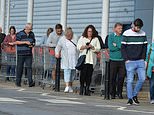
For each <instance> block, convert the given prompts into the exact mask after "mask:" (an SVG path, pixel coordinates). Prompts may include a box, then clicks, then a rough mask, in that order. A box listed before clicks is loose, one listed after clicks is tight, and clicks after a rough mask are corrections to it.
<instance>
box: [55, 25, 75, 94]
mask: <svg viewBox="0 0 154 115" xmlns="http://www.w3.org/2000/svg"><path fill="white" fill-rule="evenodd" d="M73 36H74V35H73V31H72V28H70V27H68V28H66V30H65V36H63V37H62V38H61V39H60V40H59V41H58V44H57V46H56V49H55V56H56V58H60V57H61V68H62V69H64V81H65V83H66V88H65V90H64V92H65V93H68V92H73V89H72V83H73V80H74V78H75V75H76V70H75V66H76V63H77V57H78V53H77V48H76V44H77V37H73Z"/></svg>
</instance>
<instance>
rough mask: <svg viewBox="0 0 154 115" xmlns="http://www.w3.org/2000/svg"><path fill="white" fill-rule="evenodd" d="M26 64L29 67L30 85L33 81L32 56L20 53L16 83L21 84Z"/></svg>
mask: <svg viewBox="0 0 154 115" xmlns="http://www.w3.org/2000/svg"><path fill="white" fill-rule="evenodd" d="M24 64H25V67H26V69H27V75H26V77H27V78H28V82H29V85H31V84H32V83H33V80H32V56H31V55H30V56H26V55H24V56H23V55H18V57H17V72H16V85H18V86H20V85H21V77H22V74H23V69H24Z"/></svg>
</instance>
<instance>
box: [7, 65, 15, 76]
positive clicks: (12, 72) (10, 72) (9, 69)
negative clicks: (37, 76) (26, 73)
mask: <svg viewBox="0 0 154 115" xmlns="http://www.w3.org/2000/svg"><path fill="white" fill-rule="evenodd" d="M7 75H8V76H9V75H11V76H15V65H7Z"/></svg>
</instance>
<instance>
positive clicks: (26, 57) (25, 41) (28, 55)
mask: <svg viewBox="0 0 154 115" xmlns="http://www.w3.org/2000/svg"><path fill="white" fill-rule="evenodd" d="M10 45H17V72H16V86H18V87H20V86H21V77H22V73H23V68H24V63H25V67H26V70H27V78H28V82H29V87H33V86H35V84H34V82H33V80H32V48H33V47H34V45H35V35H34V33H33V32H32V24H31V23H27V24H26V25H25V28H24V30H22V31H20V32H19V33H17V35H16V42H14V43H10Z"/></svg>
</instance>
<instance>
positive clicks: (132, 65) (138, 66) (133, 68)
mask: <svg viewBox="0 0 154 115" xmlns="http://www.w3.org/2000/svg"><path fill="white" fill-rule="evenodd" d="M126 70H127V97H128V99H132V98H133V97H134V96H137V94H138V92H139V91H140V89H141V88H142V85H143V83H144V81H145V62H144V60H136V61H129V62H128V63H126ZM135 72H137V74H138V81H137V83H136V86H135V88H134V90H133V88H132V83H133V80H134V74H135Z"/></svg>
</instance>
